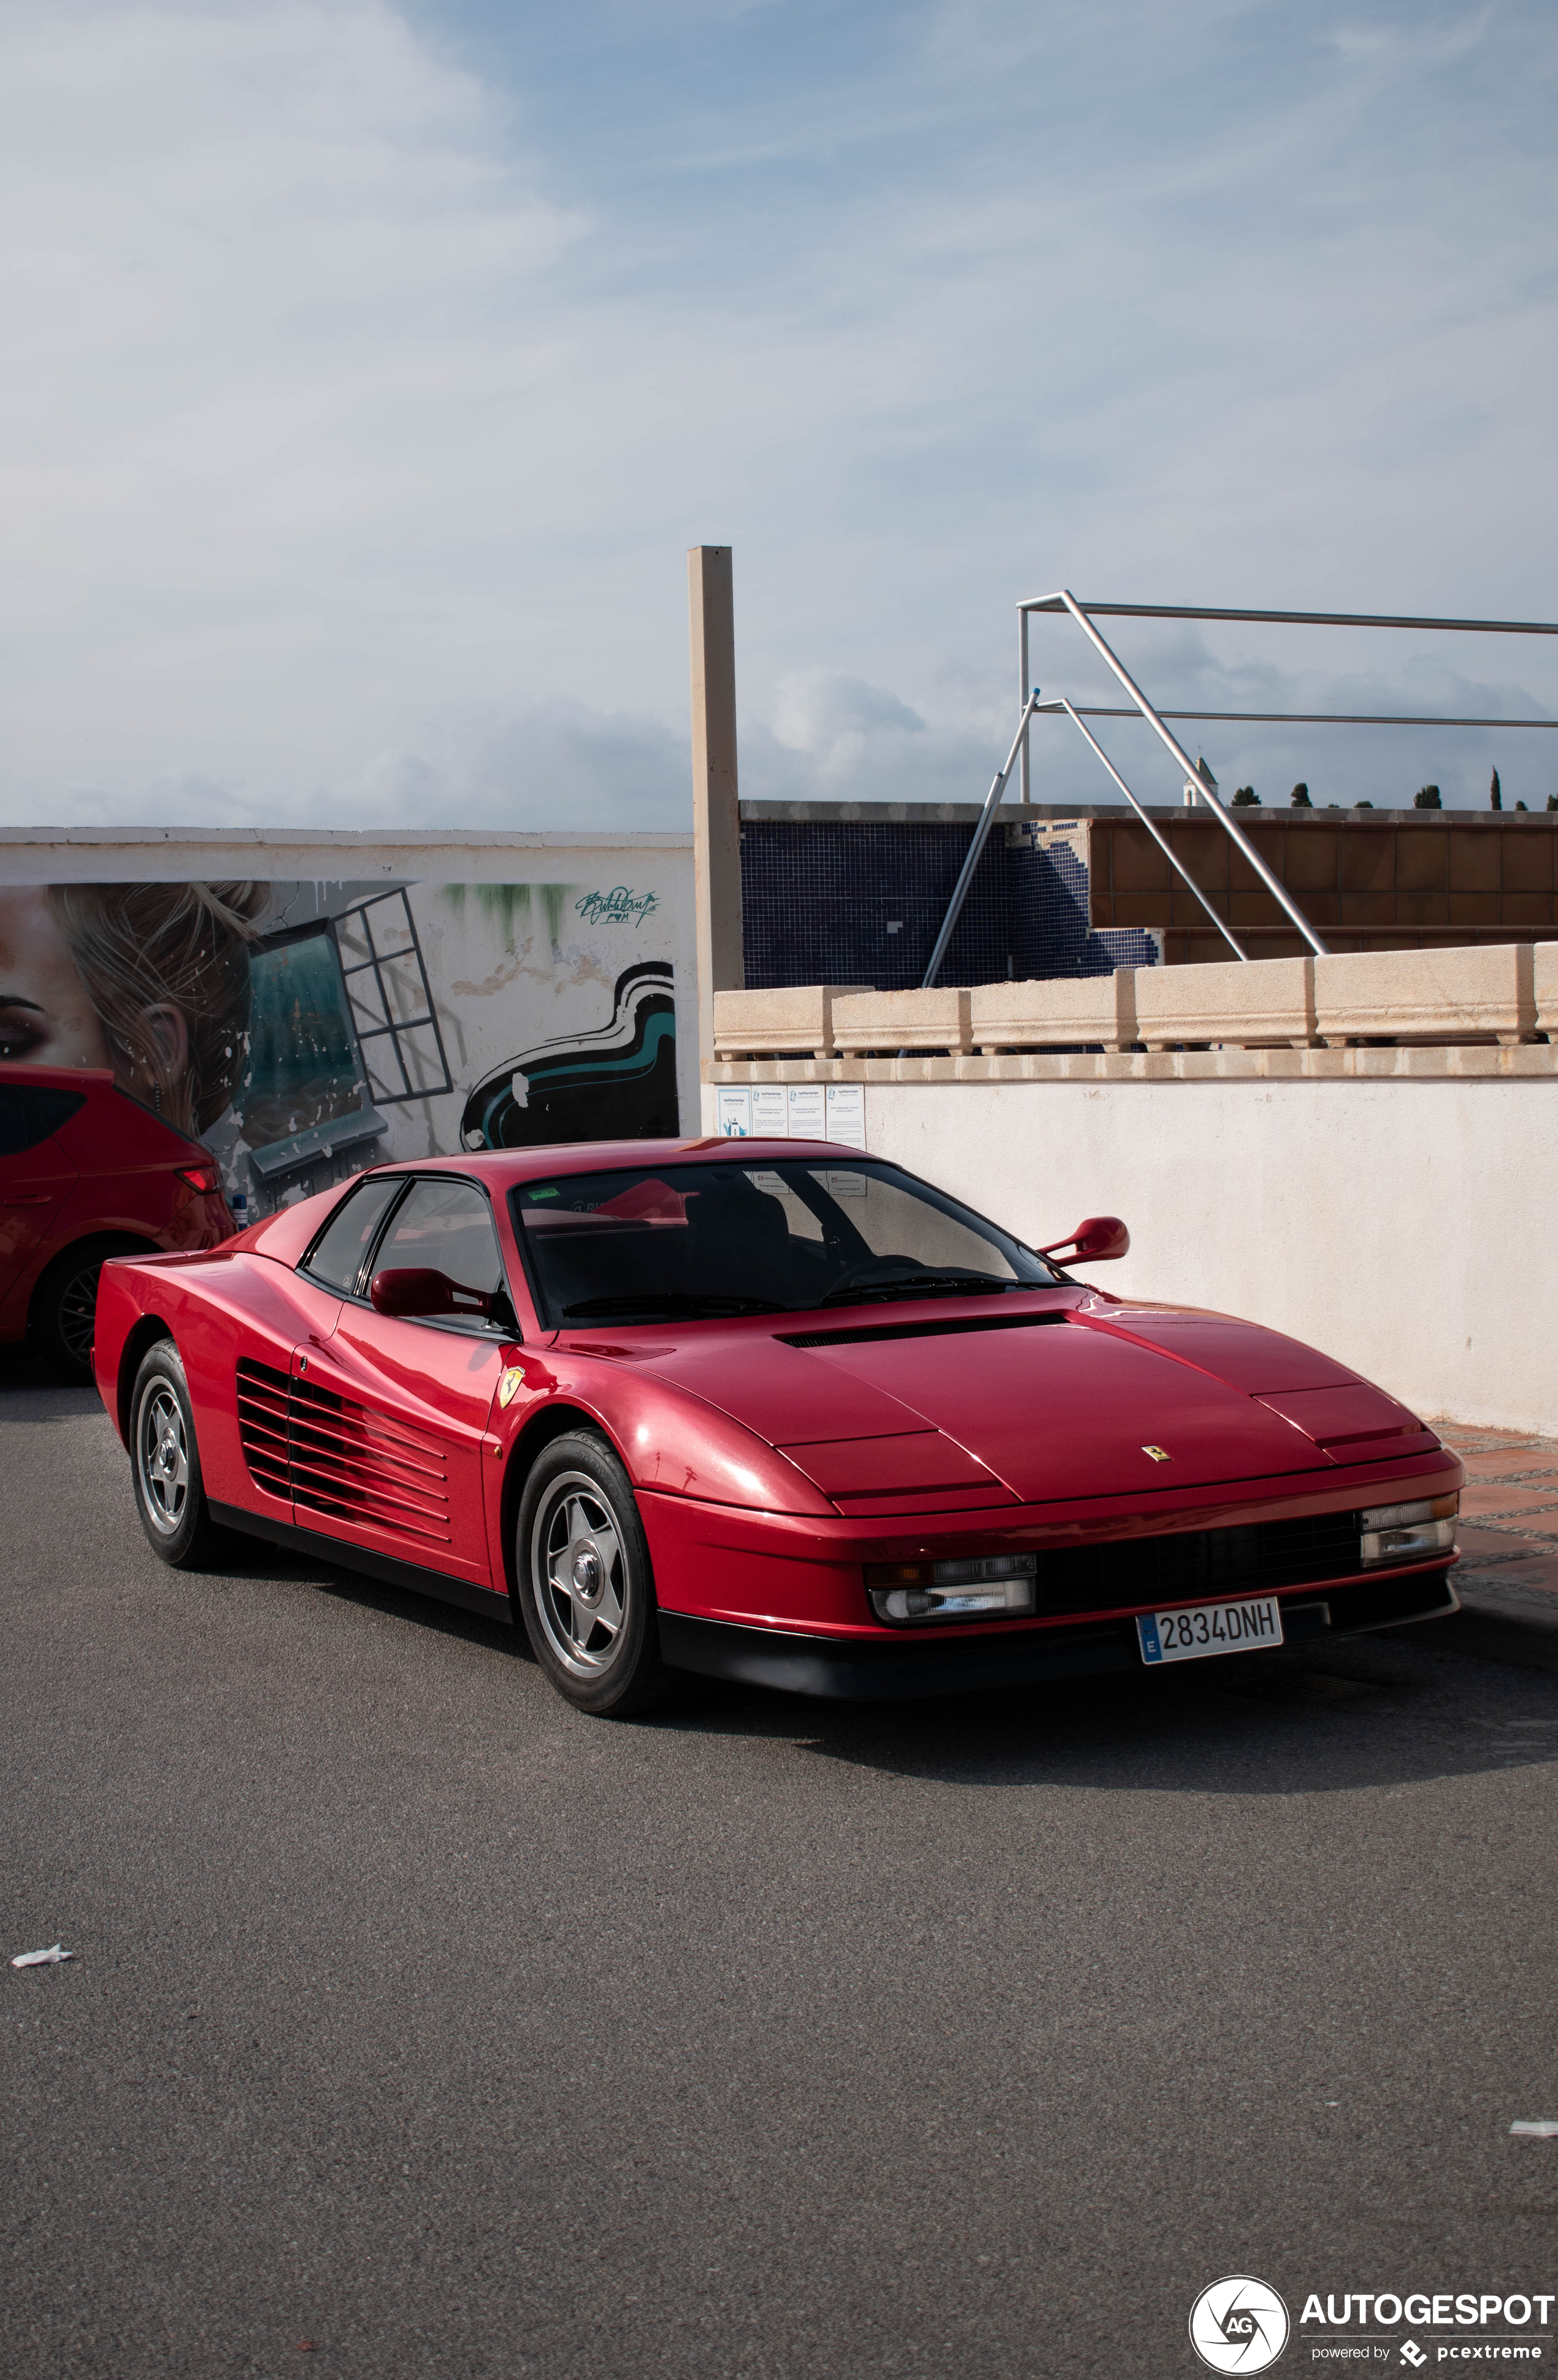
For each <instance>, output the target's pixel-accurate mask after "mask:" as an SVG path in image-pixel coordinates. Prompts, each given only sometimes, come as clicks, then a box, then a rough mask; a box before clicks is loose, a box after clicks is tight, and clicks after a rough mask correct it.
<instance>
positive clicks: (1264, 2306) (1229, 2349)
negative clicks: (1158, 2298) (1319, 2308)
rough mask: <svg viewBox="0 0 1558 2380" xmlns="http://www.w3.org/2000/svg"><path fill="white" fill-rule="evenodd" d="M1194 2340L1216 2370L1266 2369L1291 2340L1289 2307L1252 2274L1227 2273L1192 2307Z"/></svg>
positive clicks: (1191, 2327) (1198, 2352)
mask: <svg viewBox="0 0 1558 2380" xmlns="http://www.w3.org/2000/svg"><path fill="white" fill-rule="evenodd" d="M1190 2344H1191V2346H1192V2347H1193V2348H1194V2349H1195V2350H1196V2352H1197V2354H1198V2355H1199V2357H1200V2359H1201V2362H1203V2363H1204V2364H1206V2365H1207V2366H1208V2368H1209V2370H1211V2371H1212V2372H1264V2371H1265V2369H1266V2367H1267V2365H1268V2364H1269V2363H1274V2362H1276V2360H1277V2357H1278V2356H1279V2355H1280V2354H1281V2353H1282V2351H1283V2349H1284V2347H1285V2346H1286V2345H1287V2308H1286V2307H1285V2306H1284V2303H1283V2301H1282V2300H1281V2298H1279V2297H1278V2295H1277V2293H1276V2291H1275V2289H1272V2287H1271V2286H1270V2284H1269V2283H1267V2282H1265V2281H1258V2280H1256V2279H1255V2277H1254V2276H1253V2275H1252V2274H1249V2273H1227V2274H1224V2276H1223V2278H1222V2280H1220V2281H1213V2282H1212V2284H1211V2288H1210V2289H1203V2290H1202V2291H1201V2293H1200V2296H1199V2298H1198V2299H1197V2300H1196V2302H1195V2304H1194V2305H1193V2306H1192V2307H1191V2309H1190Z"/></svg>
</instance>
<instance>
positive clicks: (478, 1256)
mask: <svg viewBox="0 0 1558 2380" xmlns="http://www.w3.org/2000/svg"><path fill="white" fill-rule="evenodd" d="M403 1265H406V1266H412V1267H426V1268H427V1269H430V1270H431V1271H433V1272H441V1273H444V1274H446V1275H447V1277H448V1279H449V1280H450V1281H455V1282H457V1284H458V1285H459V1287H460V1288H461V1289H478V1290H481V1291H482V1292H483V1293H491V1292H492V1291H493V1290H494V1289H497V1288H499V1287H501V1286H502V1283H503V1258H502V1257H501V1256H500V1255H499V1253H498V1235H497V1233H496V1232H495V1231H494V1230H493V1210H492V1208H490V1207H489V1206H488V1204H487V1201H486V1199H485V1198H484V1197H483V1196H482V1195H481V1191H480V1190H476V1189H473V1188H472V1187H471V1185H470V1184H469V1182H439V1181H432V1180H424V1181H421V1182H419V1183H417V1184H416V1185H415V1187H414V1188H413V1189H412V1190H411V1191H409V1192H408V1196H407V1198H406V1202H405V1204H404V1205H403V1206H402V1207H401V1208H399V1209H398V1210H397V1212H396V1218H395V1220H394V1222H393V1223H392V1224H391V1225H390V1227H389V1230H388V1231H387V1232H386V1233H385V1234H384V1239H383V1246H382V1247H381V1248H380V1250H379V1252H378V1255H377V1256H376V1257H374V1259H373V1269H374V1271H375V1272H392V1271H396V1270H398V1269H399V1268H400V1267H401V1266H403Z"/></svg>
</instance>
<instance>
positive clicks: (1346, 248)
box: [0, 0, 1558, 829]
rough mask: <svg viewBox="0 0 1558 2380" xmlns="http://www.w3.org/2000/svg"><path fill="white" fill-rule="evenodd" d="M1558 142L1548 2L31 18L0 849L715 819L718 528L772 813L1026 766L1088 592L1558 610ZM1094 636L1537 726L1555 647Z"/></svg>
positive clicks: (1510, 742) (1119, 747)
mask: <svg viewBox="0 0 1558 2380" xmlns="http://www.w3.org/2000/svg"><path fill="white" fill-rule="evenodd" d="M1555 121H1558V14H1555V12H1554V11H1553V9H1552V6H1551V5H1550V0H1487V5H1481V6H1446V7H1442V8H1440V7H1435V6H1433V5H1432V0H1353V5H1338V0H1175V6H1173V7H1172V8H1165V7H1163V6H1162V0H1140V5H1138V0H926V5H895V0H852V5H851V6H847V7H841V6H838V5H837V0H828V5H825V6H824V5H822V0H594V5H592V6H590V7H589V8H587V9H581V8H564V7H560V6H557V5H556V0H550V4H549V5H541V0H401V4H400V5H390V0H214V5H189V6H185V5H172V6H169V5H163V6H140V5H135V0H117V5H114V6H107V7H103V6H92V5H87V0H51V6H50V7H49V8H47V9H46V10H45V9H40V8H38V7H37V6H36V5H34V0H26V5H18V0H0V204H3V207H4V213H5V223H6V229H5V233H4V237H3V240H0V305H3V308H4V320H5V322H6V370H5V372H4V374H3V375H0V506H3V513H4V550H5V553H6V561H7V567H6V573H5V577H4V582H3V584H0V823H6V824H28V825H36V824H57V825H68V824H110V825H112V824H119V823H138V824H140V823H166V824H190V825H202V824H203V825H216V826H221V825H247V824H305V825H334V826H348V827H362V826H377V825H408V826H417V827H437V826H440V825H469V826H499V827H501V826H514V827H526V828H529V827H559V828H578V827H582V826H593V827H600V828H608V829H610V828H631V827H644V828H662V827H676V826H683V825H686V824H687V823H688V820H689V814H690V795H689V763H688V660H687V596H686V561H685V555H686V550H687V548H688V546H689V545H692V544H695V543H699V542H708V543H716V544H727V545H730V546H731V547H732V548H733V549H734V555H735V579H736V662H737V680H738V695H739V702H740V713H741V753H740V767H741V787H742V792H743V794H744V795H748V796H750V797H757V798H806V799H826V800H860V799H884V798H890V799H898V800H930V799H934V800H955V801H956V800H963V801H968V800H976V799H979V798H981V797H982V795H984V793H985V791H986V788H987V787H988V785H989V783H990V780H991V777H992V772H993V771H994V769H995V767H996V766H997V764H998V762H999V760H1000V759H1001V757H1002V756H1003V753H1004V748H1005V746H1006V744H1007V742H1008V741H1009V739H1010V735H1011V733H1012V730H1013V727H1014V725H1015V721H1016V709H1017V686H1018V681H1017V676H1016V612H1015V608H1014V607H1015V605H1016V601H1017V600H1018V599H1019V598H1020V597H1022V596H1027V595H1036V594H1043V593H1048V592H1050V591H1051V590H1052V589H1055V588H1058V587H1061V586H1069V587H1070V588H1072V589H1073V590H1074V591H1075V592H1076V593H1077V594H1078V595H1080V596H1082V597H1083V598H1084V599H1092V600H1109V601H1141V602H1169V603H1210V604H1222V605H1234V606H1271V607H1280V608H1291V609H1296V610H1301V609H1314V610H1347V611H1359V612H1368V611H1388V612H1409V613H1450V614H1454V615H1455V616H1471V617H1489V618H1503V619H1529V620H1544V619H1546V620H1554V619H1558V587H1555V584H1554V568H1553V558H1554V553H1555V551H1558V541H1555V538H1554V529H1555V526H1558V524H1555V505H1554V496H1555V479H1558V462H1555V455H1558V441H1555V439H1554V436H1553V428H1552V424H1553V418H1554V396H1553V391H1554V388H1555V386H1558V332H1555V309H1554V299H1555V297H1558V208H1555V207H1554V204H1553V199H1554V163H1553V159H1554V143H1553V140H1552V126H1553V124H1554V122H1555ZM1106 632H1107V633H1111V634H1112V635H1114V638H1115V641H1116V643H1117V646H1118V649H1119V650H1120V651H1121V652H1122V654H1123V656H1124V657H1125V658H1126V661H1127V662H1128V663H1129V665H1130V666H1131V668H1132V669H1133V671H1134V672H1135V674H1137V675H1138V677H1139V678H1140V680H1141V681H1142V683H1143V685H1144V686H1145V687H1146V688H1147V690H1148V692H1149V693H1150V695H1151V696H1152V698H1154V699H1155V700H1157V701H1158V702H1160V703H1161V704H1163V705H1169V706H1177V707H1194V706H1197V705H1199V706H1201V707H1205V708H1209V709H1260V710H1277V709H1302V710H1412V711H1431V712H1444V711H1452V710H1454V711H1469V712H1476V713H1479V714H1488V715H1491V716H1496V717H1501V718H1502V717H1515V716H1528V715H1536V716H1552V717H1558V638H1551V639H1547V638H1536V637H1462V636H1427V635H1421V634H1413V633H1403V632H1396V631H1390V632H1386V631H1380V632H1374V633H1371V634H1369V635H1367V636H1364V635H1359V634H1356V633H1351V632H1341V631H1334V630H1325V631H1320V630H1291V629H1276V628H1269V627H1262V628H1238V629H1232V628H1226V627H1218V628H1202V627H1199V626H1190V625H1173V624H1151V623H1127V622H1116V623H1114V624H1113V627H1112V628H1109V627H1108V626H1107V625H1106ZM1031 675H1032V676H1033V678H1034V679H1035V680H1040V681H1041V682H1042V683H1043V684H1044V686H1045V688H1046V691H1051V690H1053V691H1064V692H1065V693H1067V694H1070V695H1072V696H1073V698H1077V699H1081V698H1092V699H1100V698H1102V699H1108V698H1109V695H1108V692H1107V690H1106V687H1105V684H1104V681H1103V680H1102V677H1101V675H1100V673H1099V670H1098V667H1097V665H1096V664H1095V663H1093V662H1091V660H1090V657H1089V655H1088V654H1087V652H1086V650H1085V648H1084V647H1083V644H1082V640H1081V638H1080V637H1079V635H1078V634H1077V631H1076V630H1075V628H1074V627H1072V626H1071V625H1068V624H1065V623H1063V622H1057V621H1048V620H1047V621H1045V622H1044V623H1043V624H1042V625H1039V626H1037V627H1036V629H1035V636H1034V648H1033V669H1032V672H1031ZM1098 732H1099V734H1100V735H1101V738H1102V741H1103V742H1104V744H1105V746H1106V748H1107V749H1108V750H1109V751H1110V754H1111V757H1112V758H1113V759H1114V761H1115V764H1116V765H1117V766H1118V767H1119V768H1120V769H1121V770H1122V771H1123V773H1124V774H1125V775H1126V779H1127V781H1128V782H1130V783H1132V785H1133V788H1134V789H1135V790H1136V791H1137V792H1138V794H1139V795H1141V796H1142V798H1144V799H1153V800H1159V801H1163V800H1169V801H1172V800H1175V799H1176V798H1177V795H1178V779H1177V777H1176V775H1175V771H1174V769H1173V765H1172V763H1171V762H1170V761H1169V760H1168V759H1167V758H1166V756H1162V755H1161V754H1159V753H1157V752H1156V751H1155V750H1154V747H1153V745H1152V740H1151V738H1150V734H1149V732H1148V731H1147V730H1146V729H1145V728H1143V727H1141V726H1139V725H1138V724H1135V723H1132V722H1114V721H1112V722H1103V723H1102V724H1101V725H1100V726H1099V728H1098ZM1184 732H1185V733H1186V735H1187V737H1188V738H1192V739H1194V747H1195V748H1199V749H1203V750H1204V751H1205V752H1206V754H1207V757H1208V759H1209V760H1210V762H1211V766H1212V768H1213V769H1214V771H1215V773H1216V776H1217V778H1218V780H1219V782H1220V783H1221V784H1222V786H1223V791H1224V794H1226V793H1227V792H1228V791H1230V790H1231V789H1232V788H1233V787H1234V786H1235V785H1238V784H1243V783H1253V784H1254V785H1255V787H1256V790H1257V791H1258V793H1259V794H1260V797H1261V799H1262V801H1263V802H1265V803H1267V804H1272V803H1276V804H1284V803H1285V802H1286V799H1287V796H1288V790H1289V787H1290V785H1291V784H1292V783H1293V781H1294V780H1295V779H1296V778H1298V777H1302V778H1304V779H1305V780H1306V781H1307V782H1308V785H1309V788H1310V792H1311V796H1312V798H1313V799H1314V800H1315V801H1316V802H1324V801H1327V800H1339V801H1344V802H1346V801H1352V800H1355V799H1357V798H1359V797H1363V796H1367V797H1368V798H1369V799H1371V800H1373V801H1374V802H1375V803H1376V805H1377V806H1380V807H1385V806H1397V805H1402V804H1406V805H1409V804H1410V802H1411V799H1412V795H1413V794H1414V793H1415V791H1416V790H1417V788H1418V785H1420V784H1422V783H1425V782H1427V781H1430V780H1431V781H1433V782H1436V783H1439V784H1440V785H1441V786H1442V789H1443V795H1444V798H1445V800H1446V802H1447V803H1449V804H1461V803H1471V804H1475V805H1477V806H1479V807H1480V806H1482V805H1484V804H1485V803H1486V801H1487V799H1488V779H1489V771H1490V769H1491V767H1492V766H1493V765H1494V764H1496V765H1497V766H1498V767H1499V769H1500V771H1501V775H1502V778H1503V796H1504V803H1505V806H1506V807H1513V805H1514V803H1515V800H1516V799H1517V798H1518V799H1525V800H1526V801H1528V803H1529V804H1530V806H1531V807H1534V808H1535V807H1544V806H1545V802H1546V799H1547V796H1548V795H1550V794H1552V793H1553V792H1555V791H1558V734H1550V733H1548V732H1546V731H1516V730H1513V729H1509V730H1500V731H1481V730H1475V731H1453V730H1440V729H1423V728H1416V729H1405V728H1404V729H1399V730H1385V729H1367V730H1347V729H1337V728H1318V727H1317V728H1307V729H1305V728H1292V727H1281V728H1260V729H1253V728H1245V727H1232V726H1227V725H1223V726H1214V725H1208V726H1207V727H1206V728H1205V729H1204V730H1201V731H1198V730H1196V729H1193V728H1192V729H1188V730H1186V731H1184ZM1034 753H1035V771H1034V786H1033V791H1034V797H1035V798H1036V799H1038V800H1041V801H1057V802H1062V803H1070V802H1073V801H1089V800H1100V799H1105V798H1109V797H1110V796H1111V795H1112V790H1113V789H1112V788H1111V787H1110V785H1109V783H1108V780H1107V779H1106V778H1105V777H1104V776H1103V775H1102V771H1100V770H1099V768H1098V764H1097V763H1096V761H1094V760H1093V759H1091V758H1090V756H1089V754H1088V753H1087V752H1086V750H1085V749H1084V748H1083V747H1081V745H1080V740H1079V738H1077V735H1076V731H1075V730H1074V729H1073V728H1072V727H1071V726H1070V725H1069V723H1068V722H1065V721H1058V722H1050V723H1047V724H1046V725H1045V726H1044V727H1043V728H1042V730H1041V732H1040V734H1039V735H1038V737H1037V740H1036V743H1035V747H1034Z"/></svg>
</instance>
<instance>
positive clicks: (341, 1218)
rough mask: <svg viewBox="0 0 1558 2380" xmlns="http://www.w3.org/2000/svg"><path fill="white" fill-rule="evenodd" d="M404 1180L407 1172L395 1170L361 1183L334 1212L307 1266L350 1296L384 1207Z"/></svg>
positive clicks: (319, 1278)
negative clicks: (399, 1172)
mask: <svg viewBox="0 0 1558 2380" xmlns="http://www.w3.org/2000/svg"><path fill="white" fill-rule="evenodd" d="M404 1184H405V1176H404V1175H403V1174H395V1173H392V1174H390V1175H389V1176H387V1178H386V1177H381V1179H379V1180H378V1181H374V1182H364V1183H362V1184H359V1187H358V1188H357V1189H355V1190H354V1191H353V1192H352V1193H351V1195H350V1196H349V1197H347V1198H346V1199H344V1200H343V1201H342V1203H341V1205H340V1206H339V1207H337V1208H336V1209H335V1213H334V1214H333V1215H332V1216H331V1218H330V1220H329V1221H328V1223H326V1225H325V1227H324V1229H323V1232H322V1233H320V1235H319V1237H318V1239H317V1240H316V1241H315V1242H314V1244H313V1247H312V1249H311V1250H310V1254H309V1256H308V1257H306V1258H305V1259H304V1268H303V1269H304V1270H305V1271H306V1272H310V1273H311V1274H312V1275H313V1277H314V1279H315V1280H316V1281H328V1283H329V1285H330V1287H331V1288H332V1289H338V1290H342V1291H344V1292H345V1293H346V1294H347V1296H348V1297H349V1296H350V1295H351V1293H352V1292H353V1291H354V1290H355V1289H356V1287H357V1276H358V1272H359V1268H360V1266H361V1263H362V1259H363V1257H365V1256H366V1255H367V1254H368V1248H369V1244H370V1242H371V1239H372V1237H373V1234H374V1233H375V1232H376V1231H377V1230H378V1228H379V1225H380V1224H381V1223H382V1222H383V1219H384V1210H385V1208H387V1207H388V1206H389V1203H390V1201H391V1199H392V1198H396V1197H398V1196H399V1195H400V1192H401V1190H402V1188H403V1187H404Z"/></svg>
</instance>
